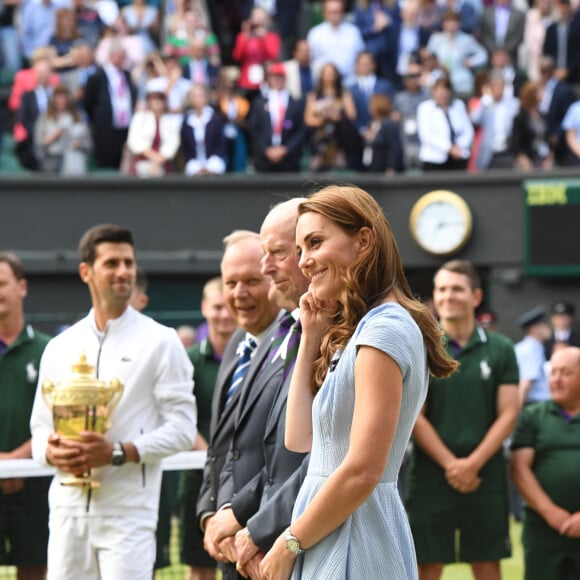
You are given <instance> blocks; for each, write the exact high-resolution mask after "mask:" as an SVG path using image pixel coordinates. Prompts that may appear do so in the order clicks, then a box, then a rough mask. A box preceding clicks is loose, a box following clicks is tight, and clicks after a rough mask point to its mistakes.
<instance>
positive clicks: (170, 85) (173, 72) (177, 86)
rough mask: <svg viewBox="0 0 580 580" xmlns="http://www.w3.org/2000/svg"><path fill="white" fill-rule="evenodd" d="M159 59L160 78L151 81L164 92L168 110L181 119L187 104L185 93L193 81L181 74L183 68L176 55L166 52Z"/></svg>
mask: <svg viewBox="0 0 580 580" xmlns="http://www.w3.org/2000/svg"><path fill="white" fill-rule="evenodd" d="M161 60H162V62H161V64H160V71H161V79H159V80H156V81H151V82H152V83H154V84H157V85H158V86H159V87H161V88H162V90H163V91H164V92H165V96H166V97H167V110H168V112H170V113H172V114H174V115H175V116H176V118H179V120H180V121H182V120H183V112H184V110H185V108H186V106H187V95H188V93H189V91H190V89H191V87H192V85H193V83H192V81H191V80H189V79H187V78H185V77H184V76H183V69H182V68H181V65H180V64H179V59H178V58H177V56H175V55H173V54H167V55H165V56H164V57H163V58H162V59H161Z"/></svg>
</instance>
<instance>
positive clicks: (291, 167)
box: [250, 62, 306, 172]
mask: <svg viewBox="0 0 580 580" xmlns="http://www.w3.org/2000/svg"><path fill="white" fill-rule="evenodd" d="M266 81H267V83H268V87H267V90H266V94H265V95H264V96H261V97H257V98H256V100H255V101H254V104H253V106H252V112H251V114H250V127H251V134H252V139H253V152H254V167H255V168H256V169H257V170H258V171H272V172H274V171H275V172H295V171H298V170H299V169H300V156H301V153H302V145H303V143H304V139H305V136H306V128H305V126H304V100H303V99H299V100H297V99H294V98H293V97H292V96H291V95H290V93H289V92H288V91H287V90H286V71H285V68H284V64H283V63H281V62H275V63H272V64H270V66H269V67H268V70H267V75H266Z"/></svg>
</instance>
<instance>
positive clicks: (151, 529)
mask: <svg viewBox="0 0 580 580" xmlns="http://www.w3.org/2000/svg"><path fill="white" fill-rule="evenodd" d="M80 253H81V260H82V261H81V263H80V265H79V274H80V277H81V279H82V280H83V282H84V283H85V284H87V285H88V286H89V289H90V293H91V298H92V305H93V308H91V311H90V313H89V314H88V315H87V316H86V317H85V318H83V319H82V320H80V321H79V322H77V323H76V324H74V325H73V326H71V327H70V328H69V329H68V330H65V331H64V332H62V333H61V334H59V335H58V336H56V337H55V338H53V339H52V340H51V341H50V342H49V343H48V345H47V347H46V349H45V351H44V353H43V357H42V359H41V364H40V372H39V384H42V382H43V381H44V380H47V379H50V380H53V381H54V382H55V383H57V382H60V381H64V380H66V379H68V377H69V376H70V372H71V367H70V364H71V352H72V353H75V352H82V351H84V352H85V353H86V357H87V360H88V361H89V364H90V363H92V365H94V367H93V368H95V372H96V373H98V376H99V377H101V378H102V379H104V380H105V381H108V380H110V379H112V378H113V377H118V378H119V380H120V381H121V383H122V384H123V386H124V388H123V395H122V399H121V403H120V405H119V406H118V407H117V408H116V409H115V415H114V421H113V423H112V425H111V427H110V429H109V430H108V432H107V435H106V436H105V435H102V434H101V433H97V432H93V431H82V432H81V433H80V437H81V439H80V440H78V441H75V440H72V439H64V437H62V436H61V435H60V434H58V433H55V432H54V422H53V417H52V412H51V409H50V408H49V407H48V405H47V404H46V403H45V401H44V399H43V395H42V389H38V390H37V393H36V398H35V401H34V407H33V410H32V417H31V430H32V449H33V450H32V453H33V457H34V459H36V461H38V462H39V463H40V464H41V465H43V466H48V465H53V466H55V467H56V469H57V472H56V475H55V477H54V478H53V481H52V484H51V489H50V522H49V524H50V535H49V542H48V579H49V580H56V579H58V580H78V579H79V578H98V577H99V576H103V577H106V578H143V579H145V578H152V574H153V560H154V557H155V526H156V523H157V515H158V508H159V491H160V487H161V474H162V470H161V459H162V458H163V457H166V456H168V455H172V454H174V453H177V452H179V451H186V450H188V449H191V447H192V446H193V444H194V442H195V437H196V407H195V397H194V396H193V394H192V391H193V381H192V378H191V377H192V375H193V368H192V366H191V363H190V362H189V360H188V358H187V355H186V354H185V350H184V348H183V346H182V345H181V343H180V342H179V339H178V338H177V335H176V333H175V330H173V329H170V328H167V327H164V326H162V325H161V324H158V323H157V322H155V321H153V320H152V319H151V318H149V317H148V316H144V315H143V314H141V313H139V312H137V311H136V310H134V309H133V308H132V307H131V306H130V304H129V302H130V299H131V294H132V291H133V286H134V283H135V274H136V263H135V251H134V247H133V238H132V234H131V232H130V231H129V230H127V229H125V228H121V227H119V226H114V225H110V224H103V225H97V226H94V227H93V228H91V229H89V230H88V231H87V232H86V233H85V234H84V235H83V237H82V238H81V241H80ZM113 280H114V282H113ZM98 338H100V340H98ZM121 353H123V356H120V355H121ZM121 359H125V360H121ZM127 359H129V360H127ZM72 360H74V358H73V359H72ZM92 365H91V366H92ZM113 441H115V442H116V443H113ZM141 466H143V467H141ZM145 466H146V468H145ZM91 468H101V469H99V470H98V473H99V480H100V482H101V484H102V486H101V488H100V489H99V491H98V493H90V492H88V491H87V490H82V489H79V488H76V487H71V486H66V485H62V483H61V481H62V479H63V477H65V476H66V475H68V474H71V473H72V474H78V473H83V472H85V471H88V470H89V469H91ZM144 473H145V475H144ZM144 477H146V484H144V482H143V478H144ZM87 506H88V510H87ZM128 531H130V533H128ZM128 555H130V556H128Z"/></svg>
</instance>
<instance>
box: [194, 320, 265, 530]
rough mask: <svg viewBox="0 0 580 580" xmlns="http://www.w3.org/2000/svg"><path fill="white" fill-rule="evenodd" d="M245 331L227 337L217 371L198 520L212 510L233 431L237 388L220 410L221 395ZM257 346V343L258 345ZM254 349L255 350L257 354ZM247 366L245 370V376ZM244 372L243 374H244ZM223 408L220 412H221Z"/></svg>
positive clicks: (236, 358)
mask: <svg viewBox="0 0 580 580" xmlns="http://www.w3.org/2000/svg"><path fill="white" fill-rule="evenodd" d="M245 334H246V333H245V332H244V330H242V329H238V330H236V331H235V332H234V334H233V335H232V337H231V338H230V340H229V342H228V344H227V346H226V349H225V351H224V356H223V358H222V362H221V363H220V367H219V370H218V374H217V378H216V382H215V387H214V391H213V398H212V405H211V407H212V408H211V424H210V440H209V447H208V450H207V457H206V461H205V467H204V470H203V484H202V486H201V490H200V492H199V498H198V500H197V517H198V522H199V521H200V518H201V516H202V515H203V514H204V513H210V514H211V513H215V511H216V510H217V507H218V506H217V495H218V487H219V476H220V472H221V470H222V467H223V465H224V463H225V460H226V455H227V452H228V449H229V447H230V443H231V441H232V434H233V432H234V418H235V414H236V405H237V404H238V401H239V398H240V389H239V388H238V390H237V391H236V392H235V393H234V395H233V396H232V399H231V401H230V402H229V404H228V405H227V406H226V407H225V408H224V409H223V410H222V407H223V401H224V399H225V395H226V393H227V391H228V388H229V386H230V383H231V380H232V375H233V373H234V369H235V368H236V365H237V363H238V356H237V354H236V350H237V348H238V344H239V343H240V341H242V340H243V339H244V336H245ZM260 346H261V345H260ZM257 354H258V352H256V356H257ZM250 373H251V368H250V369H249V370H248V375H250ZM248 375H246V377H247V376H248ZM222 411H223V412H222Z"/></svg>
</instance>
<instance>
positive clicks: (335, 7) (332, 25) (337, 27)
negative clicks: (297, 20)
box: [307, 0, 364, 82]
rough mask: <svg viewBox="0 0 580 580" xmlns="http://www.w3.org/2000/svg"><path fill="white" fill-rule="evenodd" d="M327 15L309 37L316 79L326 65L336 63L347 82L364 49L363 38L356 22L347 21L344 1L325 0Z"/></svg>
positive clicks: (310, 32) (313, 28)
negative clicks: (357, 58)
mask: <svg viewBox="0 0 580 580" xmlns="http://www.w3.org/2000/svg"><path fill="white" fill-rule="evenodd" d="M323 16H324V22H322V23H320V24H317V25H316V26H314V27H312V28H311V29H310V30H309V32H308V36H307V41H308V47H309V48H310V58H311V60H312V70H313V73H314V78H315V79H318V78H319V77H320V76H321V74H322V69H323V67H324V66H325V65H326V64H327V63H332V64H333V65H334V66H335V67H336V69H337V70H338V72H339V73H340V75H341V77H342V78H343V79H345V82H349V81H350V80H351V77H352V76H353V75H354V70H355V61H356V57H357V55H358V53H359V52H360V51H361V50H363V49H364V41H363V38H362V36H361V33H360V32H359V29H358V28H357V27H356V26H355V25H354V24H351V23H350V22H346V21H345V20H344V5H343V3H342V1H341V0H325V1H324V5H323ZM337 47H340V50H337Z"/></svg>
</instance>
